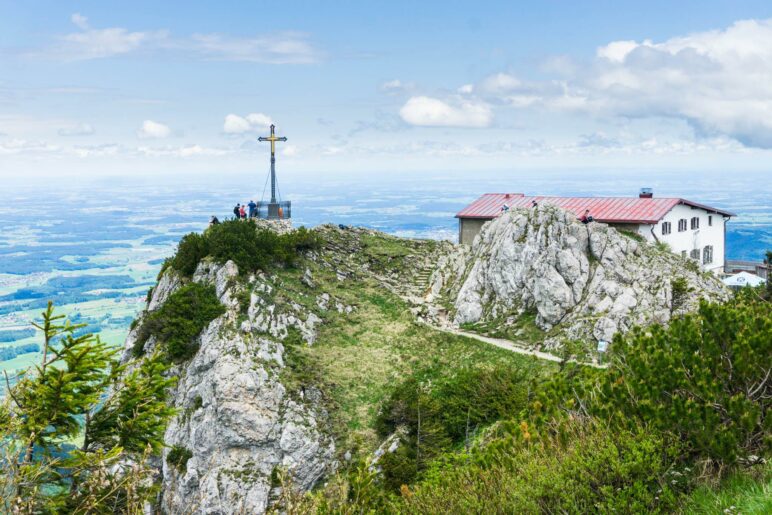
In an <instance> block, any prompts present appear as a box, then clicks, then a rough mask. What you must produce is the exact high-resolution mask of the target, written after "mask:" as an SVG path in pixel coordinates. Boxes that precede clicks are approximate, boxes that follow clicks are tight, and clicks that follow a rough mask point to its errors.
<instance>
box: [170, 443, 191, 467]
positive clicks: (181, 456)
mask: <svg viewBox="0 0 772 515" xmlns="http://www.w3.org/2000/svg"><path fill="white" fill-rule="evenodd" d="M192 457H193V453H192V452H191V451H190V449H186V448H185V447H183V446H181V445H175V446H174V447H172V448H171V449H169V454H167V455H166V463H168V464H169V465H171V466H173V467H174V468H175V469H177V472H179V473H180V474H184V473H185V472H186V471H187V470H188V460H189V459H190V458H192Z"/></svg>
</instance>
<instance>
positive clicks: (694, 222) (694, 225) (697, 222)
mask: <svg viewBox="0 0 772 515" xmlns="http://www.w3.org/2000/svg"><path fill="white" fill-rule="evenodd" d="M699 228H700V218H699V217H698V216H694V217H692V229H699Z"/></svg>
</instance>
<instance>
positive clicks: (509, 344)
mask: <svg viewBox="0 0 772 515" xmlns="http://www.w3.org/2000/svg"><path fill="white" fill-rule="evenodd" d="M427 325H429V326H430V327H431V328H433V329H436V330H438V331H442V332H444V333H449V334H455V335H458V336H466V337H467V338H472V339H474V340H477V341H481V342H483V343H487V344H489V345H494V346H496V347H498V348H500V349H504V350H508V351H510V352H516V353H517V354H523V355H526V356H536V357H537V358H539V359H543V360H547V361H553V362H556V363H560V362H561V361H563V358H561V357H559V356H555V355H554V354H550V353H548V352H541V351H538V350H529V349H526V348H524V347H522V346H520V345H518V344H517V343H515V342H513V341H511V340H505V339H503V338H491V337H490V336H483V335H481V334H477V333H472V332H469V331H464V330H462V329H453V328H448V327H438V326H436V325H430V324H427ZM569 361H571V362H574V363H579V364H580V365H585V366H588V367H594V368H606V366H607V365H599V364H598V363H596V362H591V363H585V362H578V361H575V360H569Z"/></svg>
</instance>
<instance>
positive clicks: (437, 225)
mask: <svg viewBox="0 0 772 515" xmlns="http://www.w3.org/2000/svg"><path fill="white" fill-rule="evenodd" d="M769 176H772V172H771V173H758V172H757V173H744V174H732V173H728V172H722V173H718V172H700V173H685V172H678V173H660V172H657V173H654V172H652V173H646V172H631V171H624V172H609V171H606V172H587V171H585V172H581V171H574V172H571V173H561V172H555V171H534V172H531V173H524V172H511V173H505V172H495V173H494V172H479V173H446V174H443V173H438V172H424V173H405V172H381V173H365V172H362V173H361V174H348V175H347V176H343V175H339V174H315V173H287V174H281V172H280V189H281V193H282V198H283V199H284V200H291V201H292V216H293V220H294V223H295V225H307V226H314V225H318V224H322V223H334V224H346V225H363V226H367V227H371V228H374V229H378V230H381V231H385V232H388V233H392V234H397V235H400V236H406V237H415V238H439V239H448V240H452V241H455V239H456V237H457V222H456V220H455V218H454V217H453V216H454V214H455V213H456V212H457V211H458V210H460V209H461V208H462V207H463V206H464V205H466V204H467V203H469V202H471V201H472V200H474V199H475V198H476V197H477V196H479V195H480V194H482V193H485V192H494V191H502V192H503V191H507V192H521V193H525V194H538V195H575V196H635V195H637V193H638V190H639V189H640V188H641V187H651V188H653V189H654V194H655V196H667V197H683V198H688V199H690V200H694V201H697V202H700V203H704V204H708V205H711V206H714V207H717V208H723V209H727V210H729V211H732V212H735V213H737V215H738V216H737V218H736V219H733V220H731V221H730V222H729V223H728V225H727V229H728V233H727V258H729V259H748V260H757V261H758V260H761V259H762V257H763V254H764V251H765V250H766V249H768V248H772V188H771V187H770V180H769ZM265 179H266V177H265V174H263V173H250V174H247V173H245V174H243V175H222V174H212V175H211V176H195V177H192V178H188V177H180V176H177V177H165V178H141V179H127V178H121V179H114V178H101V179H96V180H82V181H78V182H75V181H66V180H60V181H53V182H52V181H35V184H24V183H23V179H19V178H16V179H15V182H16V183H20V184H10V183H6V184H5V185H4V187H3V188H2V191H0V336H1V337H2V338H0V357H3V356H4V357H5V358H7V359H5V360H3V361H0V368H6V369H9V370H18V369H20V368H24V367H26V366H28V365H29V364H30V363H32V362H33V361H34V360H35V359H37V354H36V353H35V352H24V353H21V354H19V353H18V351H21V350H23V349H16V350H15V351H13V352H12V351H10V350H6V351H4V352H2V349H9V348H10V347H16V346H19V345H24V346H25V347H24V349H32V350H34V348H35V347H34V346H33V345H31V344H33V343H37V342H39V338H38V337H37V336H36V335H30V333H29V331H28V330H26V329H28V327H29V321H30V319H32V318H34V317H36V316H37V315H38V314H39V312H40V311H41V310H42V308H43V306H44V305H45V303H46V302H47V300H48V299H53V300H55V302H56V303H57V305H58V306H60V307H61V309H62V312H65V313H68V314H70V315H71V316H72V317H73V318H75V319H77V320H80V321H84V322H87V323H89V324H90V326H91V327H92V328H93V330H94V331H99V332H100V335H101V336H102V337H103V339H105V340H108V341H110V342H111V343H114V344H116V345H118V344H121V343H122V340H123V338H124V337H125V334H126V331H127V329H128V326H129V324H130V321H131V319H132V318H133V317H134V315H135V314H136V312H137V311H138V310H140V309H141V308H142V306H143V305H144V300H145V295H146V292H147V290H148V288H149V287H150V286H151V285H152V284H153V283H154V281H155V276H156V274H157V272H158V270H159V268H160V266H161V263H162V262H163V259H164V258H165V257H167V256H169V255H170V254H171V253H172V252H173V251H174V248H175V246H176V242H177V241H178V240H179V238H180V237H181V236H182V235H183V234H185V233H187V232H190V231H201V230H203V229H204V228H205V227H206V225H207V222H208V220H209V217H210V216H211V215H216V216H218V217H219V218H220V219H224V218H228V217H229V216H232V215H231V210H232V208H233V206H234V205H235V204H236V203H237V202H240V203H245V202H249V200H255V201H257V200H260V199H261V198H265V199H266V200H267V195H268V194H269V193H268V192H266V191H265Z"/></svg>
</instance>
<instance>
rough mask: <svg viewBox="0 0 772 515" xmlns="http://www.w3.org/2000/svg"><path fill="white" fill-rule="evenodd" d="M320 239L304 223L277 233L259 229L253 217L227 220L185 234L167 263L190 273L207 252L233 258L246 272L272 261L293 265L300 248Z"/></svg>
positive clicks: (314, 245)
mask: <svg viewBox="0 0 772 515" xmlns="http://www.w3.org/2000/svg"><path fill="white" fill-rule="evenodd" d="M319 243H320V242H319V240H318V238H317V236H316V235H315V234H314V233H313V232H312V231H309V230H307V229H306V228H305V227H300V228H299V229H296V230H294V231H291V232H288V233H285V234H277V233H276V232H274V231H271V230H267V229H258V228H257V227H256V226H255V224H254V223H253V222H252V221H248V222H245V221H240V220H228V221H226V222H223V223H220V224H217V225H214V226H212V227H210V228H209V229H207V230H206V231H205V232H204V233H203V234H198V233H190V234H188V235H186V236H184V237H183V238H182V239H181V240H180V243H179V245H178V247H177V253H176V254H175V256H174V257H173V258H172V259H171V260H170V261H169V265H168V266H171V267H172V268H173V269H175V270H177V271H178V272H180V273H181V274H182V275H184V276H187V277H191V276H192V275H193V273H194V272H195V271H196V267H197V266H198V263H199V262H200V261H201V260H202V259H204V258H205V257H208V256H209V257H211V258H212V259H214V260H215V261H216V262H218V263H225V262H226V261H228V260H232V261H233V262H234V263H236V265H237V266H238V267H239V271H240V272H241V273H242V274H246V273H250V272H255V271H257V270H265V269H266V267H268V266H269V265H272V264H284V265H292V264H294V263H295V261H296V260H297V258H298V253H299V252H302V251H305V250H309V249H313V248H317V247H318V246H319Z"/></svg>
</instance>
